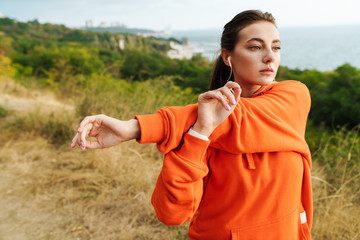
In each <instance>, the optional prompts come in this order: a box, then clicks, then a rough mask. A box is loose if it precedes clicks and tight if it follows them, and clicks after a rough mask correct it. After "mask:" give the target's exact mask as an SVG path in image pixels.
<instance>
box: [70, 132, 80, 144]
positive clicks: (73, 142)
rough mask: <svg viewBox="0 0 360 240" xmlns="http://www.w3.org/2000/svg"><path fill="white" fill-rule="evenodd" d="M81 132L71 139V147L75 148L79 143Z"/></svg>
mask: <svg viewBox="0 0 360 240" xmlns="http://www.w3.org/2000/svg"><path fill="white" fill-rule="evenodd" d="M78 138H79V133H76V135H75V137H74V138H73V139H72V141H71V147H72V148H74V147H76V145H77V144H78Z"/></svg>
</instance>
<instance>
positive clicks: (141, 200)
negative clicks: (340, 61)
mask: <svg viewBox="0 0 360 240" xmlns="http://www.w3.org/2000/svg"><path fill="white" fill-rule="evenodd" d="M3 84H4V83H3ZM9 84H14V83H9ZM2 86H3V85H2ZM8 86H9V85H8ZM145 86H146V85H145ZM13 87H15V88H18V89H20V90H18V91H23V92H22V93H23V94H22V95H21V97H20V95H18V94H16V93H15V92H16V91H15V92H14V91H13V90H9V88H7V89H8V90H7V91H6V94H8V95H10V96H11V97H12V98H13V99H15V98H23V97H22V96H29V98H30V99H34V100H37V101H42V100H44V99H42V98H39V97H37V96H40V95H41V92H38V93H37V94H38V95H36V94H35V93H34V92H33V91H31V90H28V89H25V88H21V87H20V86H16V84H15V85H13ZM0 90H1V91H3V92H4V87H2V88H0ZM136 91H137V92H136V93H137V94H141V93H144V92H145V93H147V91H148V90H146V88H138V89H137V90H136ZM32 94H35V95H32ZM41 96H42V95H41ZM49 99H53V100H54V101H56V104H53V105H51V107H49V108H45V109H48V110H50V109H51V110H52V111H39V110H36V111H34V110H33V108H27V110H26V111H27V113H26V114H25V113H24V110H20V109H16V108H13V109H12V110H11V109H10V110H11V112H10V116H6V117H3V118H2V120H3V121H1V123H0V127H1V132H2V134H1V136H0V204H1V208H0V240H17V239H19V240H20V239H21V240H23V239H31V240H33V239H36V240H37V239H39V240H53V239H54V240H55V239H56V240H57V239H59V240H60V239H186V236H187V225H184V226H180V227H167V226H165V225H163V224H161V223H160V222H159V221H158V220H157V218H156V216H155V213H154V210H153V208H152V206H151V203H150V197H151V194H152V190H153V188H154V184H155V181H156V178H157V175H158V173H159V171H160V168H161V164H162V161H161V159H162V156H161V154H160V153H159V152H158V151H157V149H156V148H155V146H154V145H139V144H137V143H136V142H135V141H131V142H127V143H124V144H121V145H119V146H116V147H113V148H109V149H103V150H91V151H85V152H81V151H80V150H78V149H77V150H72V149H70V146H67V145H61V144H54V143H53V140H52V139H53V138H52V137H54V136H55V137H57V136H58V135H56V134H55V135H51V134H52V132H50V130H48V132H50V133H47V134H42V132H41V126H42V125H44V124H46V123H47V122H49V121H50V122H51V121H52V119H54V118H58V119H59V120H58V122H55V124H56V123H64V126H66V127H67V128H70V129H75V128H76V122H77V121H78V120H79V119H78V118H77V117H76V115H75V113H74V112H73V111H71V110H69V111H68V112H67V115H66V117H64V108H62V107H59V108H57V107H56V106H61V105H62V103H61V102H60V101H58V100H56V98H55V97H54V96H50V97H49ZM163 100H164V97H163V96H162V95H160V97H159V96H158V97H157V98H156V99H150V100H149V101H147V104H146V105H149V103H151V105H149V106H147V108H151V107H153V108H156V107H158V105H157V104H159V103H158V102H159V101H160V102H161V101H163ZM131 101H134V99H133V100H131ZM166 101H171V100H166ZM129 102H130V100H129V101H128V102H127V103H129ZM80 104H83V103H81V102H80ZM99 104H100V103H99V102H97V103H93V104H92V105H91V107H93V109H95V110H96V109H97V107H98V105H99ZM114 104H115V103H114ZM67 105H68V104H65V106H67ZM0 106H1V104H0ZM4 107H6V108H10V107H9V105H7V106H4ZM139 108H140V106H139ZM35 109H37V108H35ZM65 109H67V108H65ZM77 109H79V106H78V107H77ZM123 109H125V110H126V111H125V112H123V114H125V115H131V114H133V113H132V112H131V111H130V110H129V106H128V105H126V106H125V107H124V108H123ZM137 110H139V109H137ZM154 110H155V109H154ZM108 111H109V112H110V111H111V109H108ZM146 111H149V109H147V110H146ZM20 113H22V114H20ZM19 119H22V120H21V121H20V123H21V124H22V125H21V124H20V125H19V124H18V123H16V124H15V123H14V122H16V121H19ZM5 126H6V129H5ZM9 126H10V127H9ZM50 126H54V125H50ZM49 136H50V137H49ZM357 136H358V135H356V137H355V138H351V139H353V140H352V142H353V144H348V145H346V144H345V143H343V145H341V146H339V147H341V148H342V151H343V152H344V154H343V155H338V156H337V155H334V154H333V155H331V157H334V158H335V160H334V161H333V162H335V163H336V165H335V166H333V167H332V168H331V170H329V169H328V168H327V167H326V165H325V164H324V163H323V161H319V162H320V164H316V162H317V159H320V158H326V157H329V156H330V155H329V152H330V150H329V149H328V148H330V147H331V146H332V145H331V144H330V145H331V146H330V145H329V144H328V145H327V144H326V141H325V142H324V143H323V144H322V148H321V149H322V150H321V151H318V152H316V153H315V154H314V167H313V187H314V204H315V219H314V228H313V239H315V240H320V239H329V240H332V239H337V240H338V239H359V238H360V235H359V229H360V220H359V216H360V206H359V201H360V199H359V198H360V197H359V193H360V192H359V191H360V189H359V179H360V178H359V174H358V173H359V172H358V168H359V165H358V164H353V165H351V167H349V166H350V163H353V161H355V163H356V162H359V154H358V152H356V154H354V153H353V154H352V155H351V154H350V158H348V156H349V153H352V152H353V151H355V150H356V149H355V148H357V147H358V146H359V144H358V142H357V143H356V142H355V143H354V141H358V137H357ZM65 137H66V136H65ZM339 138H344V139H345V137H344V136H339ZM354 139H355V140H354ZM347 142H351V141H347ZM68 144H69V145H70V142H68ZM356 151H359V150H356ZM356 167H357V168H356Z"/></svg>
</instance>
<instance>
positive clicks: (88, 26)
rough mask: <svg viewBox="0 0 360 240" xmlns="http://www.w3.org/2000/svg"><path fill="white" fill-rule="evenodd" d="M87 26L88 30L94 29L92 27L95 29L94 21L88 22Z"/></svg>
mask: <svg viewBox="0 0 360 240" xmlns="http://www.w3.org/2000/svg"><path fill="white" fill-rule="evenodd" d="M85 26H86V27H87V28H92V27H94V24H93V21H92V20H87V21H86V22H85Z"/></svg>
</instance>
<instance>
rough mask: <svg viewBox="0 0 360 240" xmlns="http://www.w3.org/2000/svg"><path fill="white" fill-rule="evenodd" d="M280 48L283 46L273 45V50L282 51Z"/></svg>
mask: <svg viewBox="0 0 360 240" xmlns="http://www.w3.org/2000/svg"><path fill="white" fill-rule="evenodd" d="M280 49H281V47H273V50H274V51H275V52H278V51H280Z"/></svg>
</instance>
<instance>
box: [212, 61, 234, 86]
mask: <svg viewBox="0 0 360 240" xmlns="http://www.w3.org/2000/svg"><path fill="white" fill-rule="evenodd" d="M230 72H231V71H230V67H229V66H227V65H226V64H225V63H224V61H223V59H222V57H221V55H220V56H219V57H218V58H217V59H216V62H215V66H214V70H213V73H212V76H211V82H210V90H215V89H218V88H220V87H223V86H224V85H225V84H226V82H227V80H228V78H229V75H230ZM229 81H234V74H232V75H231V77H230V79H229Z"/></svg>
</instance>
